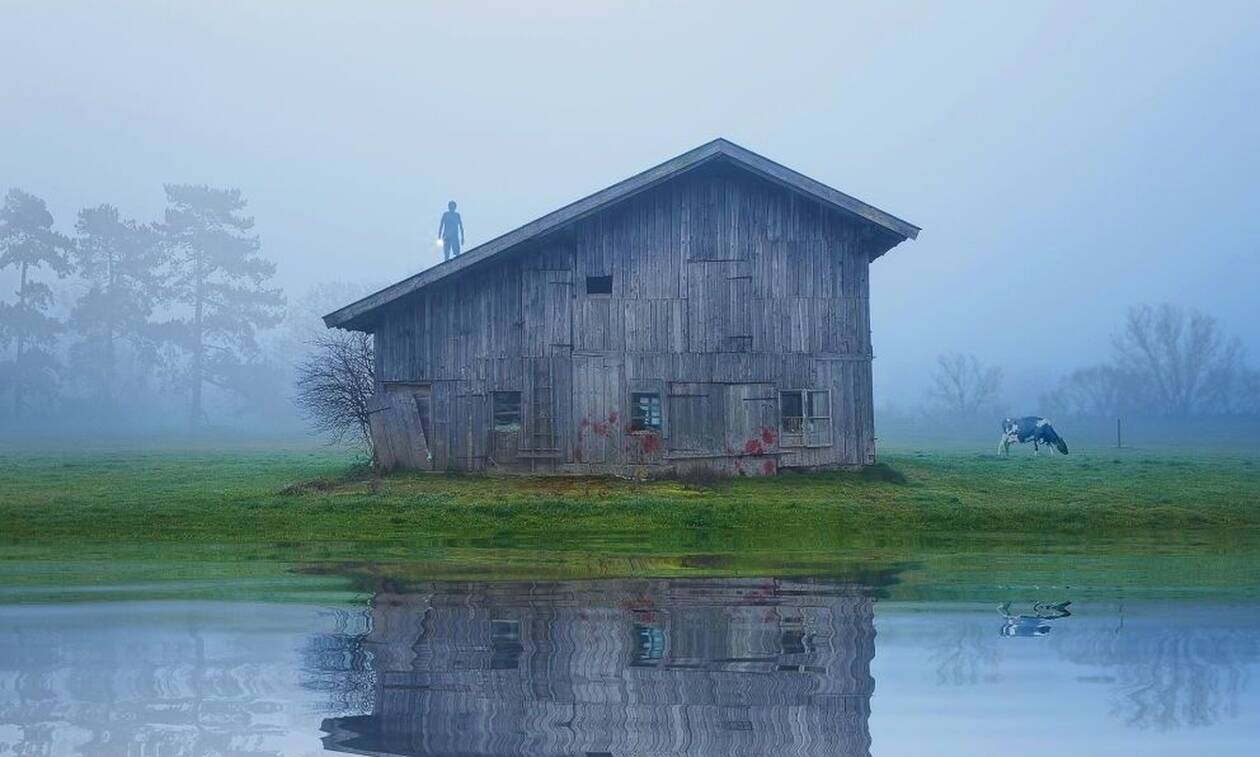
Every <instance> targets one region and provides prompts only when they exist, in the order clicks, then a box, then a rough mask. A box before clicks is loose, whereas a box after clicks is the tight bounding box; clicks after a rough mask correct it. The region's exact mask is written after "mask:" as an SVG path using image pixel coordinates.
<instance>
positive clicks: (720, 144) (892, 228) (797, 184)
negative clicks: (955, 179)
mask: <svg viewBox="0 0 1260 757" xmlns="http://www.w3.org/2000/svg"><path fill="white" fill-rule="evenodd" d="M718 159H724V160H727V161H729V162H731V163H734V164H735V165H738V166H740V167H742V168H745V169H747V170H748V171H750V172H752V173H753V174H756V175H758V176H760V177H762V178H764V179H767V180H769V181H772V182H774V183H777V184H780V185H782V186H785V187H788V188H789V189H794V190H796V191H798V192H800V193H801V194H804V195H806V196H808V197H813V198H815V199H817V200H820V201H821V202H824V203H826V204H828V205H830V206H832V207H834V208H837V209H839V210H841V211H844V212H846V213H848V214H850V215H852V216H855V217H856V218H858V219H860V220H862V221H865V222H867V223H870V224H872V225H873V226H875V227H877V228H879V229H882V230H884V231H885V232H886V233H888V235H889V236H891V237H892V238H893V239H895V241H893V242H892V244H890V245H888V247H890V248H891V247H893V246H895V245H896V244H899V243H900V242H902V241H904V240H906V239H914V238H915V237H917V236H918V235H919V227H918V226H915V225H914V224H911V223H907V222H906V221H903V220H901V219H900V218H897V217H896V216H894V215H892V214H890V213H886V212H884V211H882V210H880V209H879V208H877V207H875V206H873V205H867V204H866V203H864V202H862V201H861V200H859V199H857V198H855V197H850V196H849V195H847V194H845V193H843V192H841V191H839V190H837V189H833V188H831V187H829V186H827V185H826V184H823V183H822V182H819V181H815V180H814V179H811V178H809V177H808V176H805V175H804V174H801V173H797V172H796V171H793V170H792V169H790V168H787V167H786V166H782V165H780V164H778V163H775V162H774V161H772V160H770V159H769V158H765V157H763V156H761V155H758V154H757V153H755V152H753V151H752V150H748V149H745V148H743V147H740V146H739V145H737V144H735V143H734V142H730V141H728V140H726V139H722V138H718V139H715V140H713V141H712V142H706V143H705V144H703V145H700V146H699V147H696V148H694V149H692V150H688V151H687V152H685V153H683V154H682V155H679V156H677V157H675V158H671V159H670V160H667V161H665V162H664V163H661V164H660V165H657V166H653V167H652V168H649V169H647V170H646V171H643V172H642V173H639V174H636V175H634V176H631V177H630V178H628V179H625V180H623V181H619V182H617V183H616V184H613V185H612V186H610V187H608V188H606V189H601V190H600V191H598V192H596V193H595V194H592V195H588V196H587V197H583V198H582V199H580V200H578V201H576V202H572V203H570V204H568V205H565V206H564V207H562V208H560V209H559V210H555V211H552V212H551V213H548V214H547V215H545V216H543V217H541V218H538V219H535V220H533V221H530V222H529V223H527V224H525V225H524V226H521V227H520V228H517V229H514V230H512V231H509V232H508V233H506V234H503V235H502V236H499V237H495V238H494V239H491V240H490V241H489V242H485V243H484V244H481V245H478V246H477V247H474V248H472V249H470V250H468V251H467V252H465V253H463V254H462V255H459V256H457V257H455V258H452V259H451V260H448V261H446V262H444V263H440V264H438V265H435V266H433V267H432V268H427V269H425V270H423V271H421V272H420V273H417V274H415V275H414V276H410V277H408V278H406V279H403V280H402V281H399V282H398V283H396V284H392V285H390V286H388V287H385V288H384V289H382V290H380V291H379V292H376V293H374V294H370V295H368V296H367V297H364V298H363V299H361V300H359V301H357V302H353V303H351V304H349V305H346V306H345V307H343V308H340V309H339V310H335V311H333V312H331V313H329V314H328V315H326V316H324V324H325V325H326V326H328V327H329V328H333V327H339V328H351V329H353V328H356V327H360V326H359V324H356V323H355V322H356V321H359V320H360V319H361V318H362V317H363V316H365V315H368V314H369V313H371V312H372V311H374V310H376V309H377V308H380V307H382V306H384V305H387V304H389V303H391V302H394V301H395V300H397V299H399V298H401V297H405V296H407V295H409V294H411V293H413V292H416V291H418V290H420V289H422V288H424V287H427V286H429V285H430V284H433V283H435V282H437V281H441V280H442V279H445V278H446V277H448V276H451V275H452V274H455V273H458V272H460V271H463V270H466V269H468V268H471V267H473V266H475V265H477V264H479V263H481V262H483V261H485V260H487V259H488V258H491V257H494V256H495V255H498V254H499V253H501V252H505V251H507V250H509V249H511V248H513V247H516V246H517V245H519V244H521V243H523V242H527V241H529V240H531V239H534V238H536V237H538V236H541V235H543V234H546V233H547V232H550V231H554V230H555V229H558V228H560V227H561V226H564V225H566V224H569V223H572V222H573V221H576V220H578V219H580V218H583V217H585V216H588V215H590V214H592V213H595V212H597V211H599V210H602V209H603V208H605V207H607V206H608V205H611V204H613V203H615V202H618V201H620V200H624V199H626V198H628V197H630V196H632V195H635V194H638V193H639V192H642V191H644V190H646V189H649V188H651V187H654V186H656V185H658V184H661V183H663V182H665V181H668V180H669V179H672V178H674V177H675V176H678V175H679V174H682V173H684V172H686V171H690V170H691V169H693V168H696V167H697V166H700V165H702V164H705V163H709V162H711V161H714V160H718Z"/></svg>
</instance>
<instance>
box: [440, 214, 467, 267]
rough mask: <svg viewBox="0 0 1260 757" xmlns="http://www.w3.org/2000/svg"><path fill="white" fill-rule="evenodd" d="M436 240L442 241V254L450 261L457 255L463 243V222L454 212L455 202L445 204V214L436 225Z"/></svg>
mask: <svg viewBox="0 0 1260 757" xmlns="http://www.w3.org/2000/svg"><path fill="white" fill-rule="evenodd" d="M438 239H440V240H442V254H443V255H445V258H444V259H445V260H450V259H451V258H453V257H455V256H456V255H458V254H459V247H460V245H462V244H463V243H464V222H463V220H461V219H460V217H459V213H456V212H455V201H454V200H451V201H450V202H448V203H446V212H445V213H443V214H442V220H441V222H439V223H438Z"/></svg>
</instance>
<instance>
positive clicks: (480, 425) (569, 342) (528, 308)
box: [324, 139, 919, 475]
mask: <svg viewBox="0 0 1260 757" xmlns="http://www.w3.org/2000/svg"><path fill="white" fill-rule="evenodd" d="M918 232H919V229H918V227H916V226H913V225H911V224H909V223H907V222H905V221H902V220H900V219H898V218H896V217H894V216H892V215H889V214H888V213H885V212H884V211H882V210H879V209H877V208H874V207H872V206H870V205H867V204H866V203H863V202H861V201H859V200H856V199H854V198H852V197H850V196H848V195H846V194H843V193H841V192H839V191H837V190H835V189H832V188H831V187H828V186H826V185H824V184H821V183H819V182H817V181H814V180H813V179H810V178H808V177H806V176H803V175H801V174H799V173H796V172H795V171H792V170H790V169H788V168H785V167H783V166H781V165H779V164H777V163H775V162H773V161H770V160H768V159H766V158H763V157H762V156H760V155H757V154H756V153H754V152H751V151H749V150H746V149H744V148H742V147H739V146H738V145H735V144H732V143H731V142H728V141H726V140H724V139H718V140H714V141H712V142H709V143H707V144H704V145H701V146H700V147H697V148H695V149H693V150H691V151H689V152H686V153H684V154H682V155H679V156H678V157H676V158H674V159H672V160H669V161H666V162H665V163H662V164H660V165H658V166H655V167H654V168H650V169H648V170H646V171H644V172H643V173H640V174H638V175H636V176H633V177H631V178H629V179H626V180H625V181H622V182H619V183H617V184H614V185H613V186H611V187H608V188H607V189H604V190H602V191H599V192H596V193H595V194H593V195H590V196H589V197H586V198H584V199H581V200H578V201H577V202H574V203H572V204H571V205H567V206H565V207H563V208H560V209H559V210H557V211H555V212H553V213H550V214H548V215H545V216H543V217H542V218H539V219H537V220H535V221H532V222H531V223H528V224H526V225H524V226H522V227H520V228H518V229H516V230H515V231H512V232H509V233H507V234H504V235H503V236H501V237H498V238H497V239H494V240H491V241H489V242H487V243H485V244H483V245H481V246H479V247H476V248H473V249H470V250H469V251H467V252H466V253H464V254H463V255H460V256H458V257H456V258H453V259H452V260H450V261H448V262H445V263H442V264H441V265H438V266H434V267H433V268H429V269H427V270H425V271H422V272H420V273H418V274H416V275H414V276H412V277H410V278H408V279H405V280H403V281H400V282H398V283H397V284H394V285H392V286H390V287H387V288H385V289H383V290H381V291H379V292H377V293H375V294H372V295H370V296H368V297H365V298H364V299H362V300H360V301H358V302H355V303H352V304H350V305H347V306H345V307H343V308H341V309H340V310H337V311H336V312H333V313H330V314H329V315H327V316H325V317H324V321H325V323H326V324H327V325H328V326H329V327H336V328H342V329H352V330H357V331H365V332H369V333H371V334H373V335H374V340H375V346H376V380H377V393H376V397H375V400H374V403H375V404H374V406H373V413H372V416H371V417H372V433H373V439H374V442H375V444H376V446H377V453H378V459H379V462H380V463H381V465H382V466H384V467H386V468H393V467H409V468H421V469H435V470H448V469H455V470H487V471H504V472H509V471H517V472H536V473H537V472H548V473H551V472H555V473H618V474H625V475H665V474H670V473H677V474H684V475H686V474H691V473H695V472H698V471H713V472H716V473H720V474H727V475H738V474H750V475H763V474H772V473H775V472H777V471H779V470H781V469H784V468H828V467H843V466H857V465H863V464H867V463H870V462H872V461H873V460H874V456H875V437H874V427H873V426H874V421H873V412H872V405H873V401H872V387H871V358H872V353H871V331H870V287H869V279H868V275H867V274H868V267H869V265H870V263H871V261H872V260H875V259H876V258H878V257H879V256H880V255H883V254H884V253H885V252H887V251H888V250H890V249H891V248H893V247H894V246H896V245H897V244H899V243H901V242H902V241H904V240H906V239H912V238H914V237H915V236H916V235H917V234H918Z"/></svg>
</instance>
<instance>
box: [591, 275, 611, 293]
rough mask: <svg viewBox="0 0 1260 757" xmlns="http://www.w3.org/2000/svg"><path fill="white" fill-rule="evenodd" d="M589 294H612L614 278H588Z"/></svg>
mask: <svg viewBox="0 0 1260 757" xmlns="http://www.w3.org/2000/svg"><path fill="white" fill-rule="evenodd" d="M586 293H587V294H612V276H587V277H586Z"/></svg>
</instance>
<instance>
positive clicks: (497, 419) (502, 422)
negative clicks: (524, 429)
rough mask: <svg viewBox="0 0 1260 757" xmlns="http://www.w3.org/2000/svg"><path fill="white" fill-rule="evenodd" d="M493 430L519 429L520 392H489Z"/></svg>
mask: <svg viewBox="0 0 1260 757" xmlns="http://www.w3.org/2000/svg"><path fill="white" fill-rule="evenodd" d="M491 402H492V404H493V407H492V410H493V411H494V430H495V431H519V430H520V429H521V393H520V392H494V393H493V394H491Z"/></svg>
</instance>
